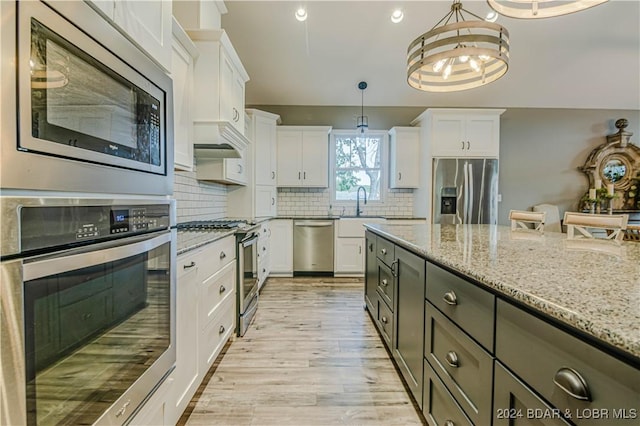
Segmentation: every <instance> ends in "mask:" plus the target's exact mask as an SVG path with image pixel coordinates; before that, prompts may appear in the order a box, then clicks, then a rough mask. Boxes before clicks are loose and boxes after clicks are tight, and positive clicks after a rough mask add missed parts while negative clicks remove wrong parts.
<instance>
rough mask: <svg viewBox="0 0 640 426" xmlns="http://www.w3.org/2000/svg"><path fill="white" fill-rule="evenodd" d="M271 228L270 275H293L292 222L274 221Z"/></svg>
mask: <svg viewBox="0 0 640 426" xmlns="http://www.w3.org/2000/svg"><path fill="white" fill-rule="evenodd" d="M270 226H271V240H270V247H271V250H270V251H271V255H270V256H269V257H270V260H271V275H280V276H289V277H290V276H292V275H293V220H291V219H275V220H272V221H270Z"/></svg>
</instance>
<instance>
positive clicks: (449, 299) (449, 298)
mask: <svg viewBox="0 0 640 426" xmlns="http://www.w3.org/2000/svg"><path fill="white" fill-rule="evenodd" d="M442 300H444V303H446V304H447V305H451V306H455V305H457V304H458V298H457V297H456V294H455V293H454V292H453V290H451V291H448V292H446V293H445V294H444V296H443V297H442Z"/></svg>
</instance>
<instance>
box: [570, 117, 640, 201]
mask: <svg viewBox="0 0 640 426" xmlns="http://www.w3.org/2000/svg"><path fill="white" fill-rule="evenodd" d="M615 125H616V127H617V128H618V132H617V133H614V134H612V135H608V136H607V142H605V143H603V144H602V145H599V146H597V147H596V148H595V149H593V150H592V151H591V153H590V154H589V156H588V158H587V161H586V162H585V163H584V165H583V166H582V167H580V168H579V169H580V170H581V171H582V172H584V173H585V174H586V175H587V177H588V178H589V188H594V187H595V181H596V180H597V179H600V180H602V185H603V186H605V187H606V184H607V183H610V182H609V179H607V178H606V177H605V176H604V167H605V165H606V164H607V162H608V161H609V160H611V159H618V160H620V161H621V162H622V163H624V165H625V167H626V169H627V171H626V173H625V175H624V177H623V178H622V179H620V180H619V181H617V182H614V183H613V187H614V191H615V193H616V195H617V197H616V198H614V199H613V208H614V209H616V210H622V209H629V210H637V207H636V206H634V205H633V200H628V199H627V198H628V197H627V192H628V191H629V189H630V187H631V186H632V185H634V184H637V182H638V179H639V178H640V176H639V174H640V148H639V147H638V146H636V145H634V144H633V143H631V142H630V138H631V136H632V135H633V133H631V132H626V131H625V130H624V129H625V128H626V127H627V125H628V123H627V120H626V119H624V118H621V119H619V120H617V121H616V123H615Z"/></svg>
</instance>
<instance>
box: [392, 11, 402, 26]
mask: <svg viewBox="0 0 640 426" xmlns="http://www.w3.org/2000/svg"><path fill="white" fill-rule="evenodd" d="M402 19H404V13H403V12H402V9H396V10H394V11H393V13H392V14H391V22H393V23H394V24H397V23H398V22H400V21H402Z"/></svg>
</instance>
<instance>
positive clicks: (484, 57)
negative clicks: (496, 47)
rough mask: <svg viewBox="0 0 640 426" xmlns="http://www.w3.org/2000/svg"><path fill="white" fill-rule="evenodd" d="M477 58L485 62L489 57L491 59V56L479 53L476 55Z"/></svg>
mask: <svg viewBox="0 0 640 426" xmlns="http://www.w3.org/2000/svg"><path fill="white" fill-rule="evenodd" d="M478 58H480V60H482V61H484V62H487V61H488V60H489V59H491V56H489V55H480V56H478Z"/></svg>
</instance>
